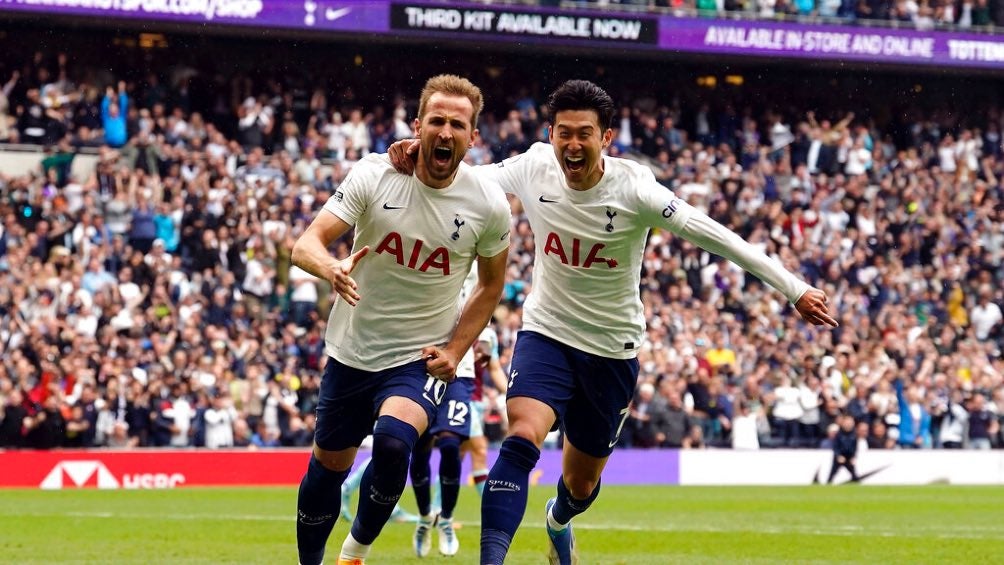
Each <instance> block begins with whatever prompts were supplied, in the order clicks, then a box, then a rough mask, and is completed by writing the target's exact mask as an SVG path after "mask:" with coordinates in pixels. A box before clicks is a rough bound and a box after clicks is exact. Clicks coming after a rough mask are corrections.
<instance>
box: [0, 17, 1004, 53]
mask: <svg viewBox="0 0 1004 565" xmlns="http://www.w3.org/2000/svg"><path fill="white" fill-rule="evenodd" d="M0 11H18V12H31V13H36V14H38V15H66V16H91V17H100V18H124V19H132V20H140V21H150V22H175V23H191V24H199V25H203V24H220V25H235V26H253V27H267V28H279V29H289V30H307V31H309V30H317V31H329V32H341V33H350V34H373V33H378V34H387V35H399V36H402V37H426V38H430V39H432V38H445V39H455V40H463V41H502V42H518V43H524V44H526V43H533V44H539V45H542V46H546V45H553V46H561V45H580V46H590V47H595V48H597V49H611V48H613V49H619V50H625V49H627V50H638V51H651V50H662V51H667V52H685V53H708V54H728V55H735V56H762V57H786V58H792V57H793V58H807V59H814V60H828V61H835V62H836V61H849V62H873V63H893V64H907V65H928V66H941V67H980V68H993V69H1004V37H1002V36H999V35H983V34H976V33H962V32H948V31H917V30H912V29H884V28H870V27H851V26H840V25H823V24H818V25H813V24H796V23H779V22H757V21H733V20H726V19H714V18H677V17H672V16H659V17H655V16H649V15H645V14H637V15H636V14H632V13H624V12H613V11H610V12H597V11H582V10H561V9H542V8H525V7H509V6H496V5H482V4H464V3H459V2H458V3H450V4H443V3H441V2H428V1H423V0H415V1H412V2H401V1H390V0H357V1H354V2H353V1H348V0H331V1H328V0H302V1H301V0H0Z"/></svg>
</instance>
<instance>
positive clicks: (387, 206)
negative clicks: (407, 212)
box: [383, 202, 404, 210]
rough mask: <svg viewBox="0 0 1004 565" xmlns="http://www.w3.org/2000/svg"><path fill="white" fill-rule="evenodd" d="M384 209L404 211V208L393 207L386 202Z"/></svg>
mask: <svg viewBox="0 0 1004 565" xmlns="http://www.w3.org/2000/svg"><path fill="white" fill-rule="evenodd" d="M383 209H384V210H402V209H404V206H391V205H389V204H387V203H386V202H384V203H383Z"/></svg>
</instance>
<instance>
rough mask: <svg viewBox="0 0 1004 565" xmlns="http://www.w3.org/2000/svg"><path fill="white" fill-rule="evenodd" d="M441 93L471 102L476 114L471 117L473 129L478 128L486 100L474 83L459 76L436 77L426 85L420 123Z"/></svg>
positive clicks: (421, 101)
mask: <svg viewBox="0 0 1004 565" xmlns="http://www.w3.org/2000/svg"><path fill="white" fill-rule="evenodd" d="M437 92H440V93H443V94H449V95H451V96H464V97H466V98H467V99H468V100H470V101H471V106H473V107H474V113H473V114H472V115H471V128H472V129H473V128H476V127H478V116H479V115H480V114H481V110H482V109H484V107H485V102H484V98H483V97H482V96H481V89H480V88H478V87H477V86H475V85H474V83H473V82H471V81H469V80H467V79H465V78H463V77H460V76H457V75H436V76H434V77H432V78H430V79H429V80H428V81H426V83H425V88H423V89H422V98H421V100H420V101H419V103H418V119H419V121H421V120H422V118H424V117H425V106H426V104H428V102H429V99H430V98H432V95H433V94H435V93H437Z"/></svg>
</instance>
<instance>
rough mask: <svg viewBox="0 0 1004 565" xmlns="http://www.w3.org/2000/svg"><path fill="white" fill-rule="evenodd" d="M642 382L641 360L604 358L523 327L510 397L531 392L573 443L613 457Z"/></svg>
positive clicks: (531, 395) (588, 450)
mask: <svg viewBox="0 0 1004 565" xmlns="http://www.w3.org/2000/svg"><path fill="white" fill-rule="evenodd" d="M637 380H638V360H637V359H611V358H609V357H600V356H599V355H593V354H592V353H586V352H584V351H581V350H579V349H576V348H574V347H571V346H569V345H565V344H563V343H561V342H559V341H556V340H553V339H551V338H549V337H547V336H544V335H541V334H539V333H536V332H532V331H521V332H519V335H518V336H517V339H516V347H515V348H514V350H513V358H512V368H511V371H510V373H509V392H508V394H507V395H506V398H516V397H519V396H526V397H529V398H533V399H536V400H539V401H541V402H543V403H544V404H547V405H548V406H550V407H551V408H552V409H553V410H554V413H555V415H556V416H557V418H558V422H559V424H560V426H561V428H562V430H563V431H564V433H565V438H566V439H567V440H568V441H569V442H570V443H571V444H572V445H573V446H575V447H576V448H577V449H579V450H580V451H582V452H584V453H586V454H588V455H592V456H593V457H607V456H608V455H610V453H611V452H613V450H614V445H616V444H617V440H618V439H619V438H620V434H621V428H623V427H624V421H625V420H626V419H627V416H628V409H629V408H628V405H629V404H630V403H631V398H632V397H633V396H634V389H635V384H636V382H637Z"/></svg>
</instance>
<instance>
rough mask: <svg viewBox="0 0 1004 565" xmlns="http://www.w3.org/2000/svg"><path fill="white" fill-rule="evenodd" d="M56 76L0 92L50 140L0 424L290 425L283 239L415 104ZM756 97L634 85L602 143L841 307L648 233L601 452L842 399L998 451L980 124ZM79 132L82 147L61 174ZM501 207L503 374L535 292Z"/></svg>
mask: <svg viewBox="0 0 1004 565" xmlns="http://www.w3.org/2000/svg"><path fill="white" fill-rule="evenodd" d="M82 75H83V73H82ZM73 76H74V75H73V73H72V72H70V69H69V68H67V63H66V59H65V57H58V58H57V59H56V60H55V62H54V64H53V65H52V68H50V67H49V66H48V62H47V61H46V60H45V58H44V57H38V58H36V59H35V60H33V61H31V62H30V63H28V64H26V65H24V68H22V69H21V70H20V72H19V73H18V74H12V75H11V76H10V77H9V81H8V82H7V83H6V86H4V95H5V96H4V98H5V99H6V101H7V108H8V111H9V112H10V114H11V116H12V117H13V118H14V120H12V123H11V122H7V121H6V120H2V119H0V124H2V123H10V127H9V128H8V129H7V130H6V136H7V137H6V141H10V140H14V139H18V140H21V141H27V140H36V141H38V142H39V143H42V144H46V146H47V147H48V148H49V149H48V152H49V153H48V154H47V156H46V158H45V160H44V161H43V170H42V171H39V173H38V174H36V175H26V176H19V177H10V176H5V175H0V185H2V196H3V199H2V218H3V225H2V230H3V233H2V237H0V315H2V319H0V348H2V349H0V354H2V359H3V361H2V363H0V405H2V407H3V413H2V416H0V419H2V424H0V444H2V445H3V446H12V447H34V448H50V447H58V446H62V447H90V446H108V447H115V448H132V447H137V446H144V447H145V446H173V447H186V446H207V447H230V446H236V447H242V446H247V447H251V448H267V447H273V446H307V445H309V444H310V442H311V438H312V432H313V427H314V416H313V414H312V412H313V408H314V407H315V406H316V403H317V395H318V385H319V376H320V374H321V371H322V366H323V362H324V358H325V355H324V350H323V347H324V339H323V338H324V328H325V322H326V316H327V312H328V308H329V304H330V300H331V295H330V291H329V287H328V285H327V284H326V283H324V282H323V281H319V280H317V279H315V278H314V277H312V276H310V275H309V274H307V273H305V272H303V271H302V270H300V269H298V268H295V267H292V266H291V264H290V250H291V248H292V244H293V242H294V241H295V239H296V237H297V236H298V234H299V233H301V232H302V231H303V229H304V228H305V227H306V225H307V224H308V223H309V221H310V219H311V218H312V217H313V215H314V214H316V213H317V211H318V210H319V209H320V207H321V206H322V205H323V203H324V202H325V201H326V200H327V198H328V197H329V196H330V195H332V194H333V192H334V190H335V189H336V188H337V186H338V184H339V183H340V182H341V181H342V180H343V179H344V178H345V175H346V174H347V173H348V171H349V170H350V169H351V168H352V164H353V163H354V162H355V161H357V160H358V159H359V158H360V157H361V156H363V155H365V154H367V153H369V152H382V151H384V150H386V148H387V147H388V145H389V144H390V143H392V142H393V141H394V140H396V139H400V138H405V137H410V136H411V128H410V126H409V122H408V120H409V118H410V116H413V114H414V110H415V108H414V101H413V100H405V99H397V100H394V101H392V102H390V103H389V104H388V105H386V106H383V105H372V106H370V105H367V104H365V103H363V102H360V101H361V100H365V99H364V98H354V97H349V96H347V95H346V93H344V92H342V93H332V92H327V91H325V90H324V89H315V90H306V91H304V90H303V89H292V88H290V89H287V88H284V87H283V85H282V84H281V83H280V82H279V81H269V82H268V83H267V84H265V85H258V84H255V82H254V81H252V80H250V79H248V78H246V77H233V78H232V79H231V80H230V81H229V82H228V86H229V88H228V89H226V90H225V91H224V92H223V93H221V94H220V99H219V100H217V101H216V102H218V104H215V105H214V110H213V112H212V115H211V116H210V117H207V116H206V115H204V114H202V113H200V112H199V111H196V110H192V109H191V108H192V107H193V105H192V104H191V100H190V98H189V94H188V91H187V89H186V85H187V82H186V81H185V80H184V78H182V79H181V80H178V79H177V77H175V80H172V81H161V79H160V77H159V76H157V75H156V74H150V75H149V76H148V77H146V78H145V79H144V80H139V81H134V82H131V83H130V82H124V81H119V80H117V79H116V77H110V78H108V79H106V80H104V81H103V82H101V83H96V82H88V81H84V80H80V81H79V82H76V83H75V82H74V79H73V78H71V77H73ZM98 84H100V85H101V88H100V89H99V88H98V86H97V85H98ZM534 90H535V89H525V88H524V89H518V90H516V91H515V92H512V93H511V95H510V96H509V97H508V98H507V99H505V100H493V99H491V98H489V104H488V111H486V112H485V113H484V114H482V121H481V123H480V131H481V137H480V139H479V140H478V141H477V143H476V144H475V146H474V147H473V148H472V149H471V150H470V152H469V153H468V157H467V158H468V161H469V162H471V163H477V164H483V163H490V162H493V161H498V160H500V159H503V158H505V157H507V156H509V155H512V154H515V153H518V152H520V151H523V150H525V149H526V148H527V147H528V146H529V145H530V144H531V143H533V142H534V141H537V140H541V139H544V138H545V137H546V115H545V111H544V110H543V109H542V102H543V100H542V98H541V97H540V96H536V95H534V94H532V92H533V91H534ZM625 100H626V99H625ZM0 107H2V105H0ZM502 108H508V110H505V111H501V112H500V111H499V109H502ZM755 108H756V107H755V106H754V105H753V104H752V103H751V104H749V105H748V106H745V107H744V106H743V105H738V106H737V105H734V104H730V103H725V102H722V103H720V104H719V103H718V102H717V101H716V102H715V103H714V104H712V103H703V104H702V103H696V104H691V103H687V102H681V101H680V99H679V98H674V99H673V100H672V101H670V102H668V103H663V102H659V101H656V100H654V99H649V98H639V99H636V100H633V101H631V103H629V104H627V105H625V106H624V107H623V109H622V111H621V113H620V115H619V116H618V118H616V120H615V124H614V128H615V131H614V144H613V146H612V147H611V148H610V153H611V154H613V155H625V156H629V157H631V158H633V159H636V160H639V161H641V162H644V163H647V164H648V165H649V166H650V167H651V168H652V170H653V172H654V174H655V175H656V177H657V178H658V179H659V180H660V181H661V182H662V183H664V184H665V185H666V186H667V188H670V189H672V190H674V191H675V192H676V193H677V194H678V195H680V196H681V197H683V198H686V199H687V200H688V201H690V202H691V203H692V204H694V205H695V206H698V207H700V208H702V209H704V210H706V211H708V213H709V214H710V215H711V216H712V217H714V218H715V219H717V220H719V221H721V222H723V223H725V224H726V225H728V226H729V227H731V228H732V229H734V230H736V231H737V232H739V233H740V234H741V235H743V236H744V237H746V238H747V239H749V240H750V241H752V242H754V243H755V244H757V245H760V246H762V247H763V248H764V249H765V250H766V251H767V252H768V253H769V254H771V255H773V256H775V257H777V258H778V259H779V260H781V261H782V262H783V263H784V264H785V265H786V266H787V267H788V268H789V269H791V270H793V271H797V272H799V273H800V275H801V276H802V277H804V278H805V279H806V280H807V281H808V282H810V283H811V284H814V285H815V286H818V287H820V288H824V289H825V290H826V292H827V293H828V295H829V296H830V297H831V298H832V300H833V302H832V308H833V311H834V312H835V313H836V317H837V318H838V319H839V320H840V322H841V327H840V328H838V329H836V330H832V331H831V330H818V329H815V328H813V327H811V326H808V325H806V324H804V323H802V322H801V321H800V320H799V319H798V318H797V315H796V314H795V313H794V311H793V309H792V308H791V307H790V306H789V305H787V304H786V303H785V301H784V300H783V297H781V296H780V295H779V294H777V293H776V292H774V291H772V290H770V289H766V288H764V287H763V285H761V284H760V283H758V282H757V281H755V280H752V279H751V278H749V277H746V276H744V274H743V273H742V272H741V271H739V270H738V269H737V268H735V267H734V266H732V265H730V264H728V263H727V262H725V261H723V260H721V259H719V258H717V257H713V256H710V255H708V254H707V253H704V252H701V251H700V250H698V249H696V248H694V247H692V246H691V245H689V244H687V243H684V242H682V241H681V240H679V239H677V238H674V237H673V236H672V235H670V234H667V233H660V232H654V233H653V234H652V235H651V238H650V242H649V245H648V246H647V249H646V252H645V260H644V268H643V273H642V275H643V276H642V285H643V293H642V297H643V301H644V303H645V308H646V312H647V315H648V320H649V329H648V340H647V342H646V344H645V345H644V347H643V349H642V352H641V354H640V361H641V367H642V372H641V377H640V382H639V387H638V393H637V397H636V399H635V402H634V404H633V406H632V410H631V413H630V417H629V420H628V422H627V424H626V425H625V428H624V429H625V433H624V436H623V437H622V442H621V445H623V446H634V447H657V446H658V447H680V448H701V447H706V446H716V447H728V446H734V447H736V448H747V449H750V448H759V447H818V446H821V445H830V444H831V443H832V442H833V439H834V437H835V435H836V429H837V426H836V424H835V421H836V419H837V418H838V416H839V415H840V414H849V415H851V416H852V417H853V418H854V421H855V423H856V425H857V429H858V434H859V441H860V443H861V444H862V445H863V446H867V447H868V448H875V449H884V448H892V447H897V446H898V447H903V448H914V447H925V448H926V447H936V448H943V447H944V448H947V447H975V448H984V447H991V446H997V447H999V446H1001V444H1002V442H1001V433H1000V429H1001V426H1000V422H1001V420H1002V418H1004V383H1002V374H1004V363H1002V361H1001V349H1002V347H1004V331H1002V321H1001V319H1002V316H1001V311H1000V304H1001V303H1002V289H1001V285H1000V283H999V281H1001V280H1004V267H1002V261H1001V259H1002V255H1004V229H1002V228H1004V226H1002V223H1001V222H1002V206H1001V185H1000V182H999V179H1001V178H1004V177H1002V175H1004V161H1002V159H1001V157H1002V140H1001V134H1000V131H1001V130H1000V126H1001V125H1002V124H1001V121H1002V119H1001V115H1000V114H999V113H997V112H995V111H993V110H987V111H983V109H979V112H977V111H976V110H977V109H974V111H973V113H970V115H969V116H968V119H969V120H971V121H968V122H960V121H958V118H957V117H955V118H954V120H955V121H953V119H952V117H951V116H950V115H945V116H942V117H935V118H932V117H930V116H927V115H926V114H923V113H917V115H915V116H911V117H910V120H909V121H908V123H905V124H899V125H898V126H895V127H894V126H893V125H887V126H885V129H883V127H879V126H877V125H876V124H875V123H874V122H873V121H871V120H865V119H861V118H856V117H855V116H854V115H850V114H848V115H840V116H822V115H820V116H816V115H814V114H813V113H811V112H805V111H791V112H785V113H777V112H773V111H771V112H765V113H764V112H756V111H755V110H754V109H755ZM493 109H494V111H492V110H493ZM3 131H4V130H2V129H0V132H3ZM81 147H94V148H97V151H98V160H97V164H96V166H95V168H94V170H93V171H91V172H90V174H89V175H88V176H87V177H86V178H74V177H73V176H72V175H71V174H70V173H69V171H70V169H71V165H72V162H73V160H74V158H75V156H76V152H77V151H78V150H79V149H78V148H81ZM513 212H514V218H513V222H514V224H513V230H512V241H513V246H512V251H511V253H510V265H509V270H508V279H507V283H506V287H505V291H504V295H503V299H502V303H501V304H500V306H499V308H498V310H497V312H496V316H495V327H496V329H497V331H498V333H499V337H500V347H501V352H500V358H501V362H502V364H503V367H505V366H506V365H507V363H508V360H509V358H510V357H511V353H512V346H513V344H514V341H515V336H516V332H517V330H518V329H519V327H520V326H521V306H522V304H523V301H524V299H525V297H526V295H527V293H528V292H529V291H530V289H531V285H532V280H531V266H532V263H533V236H532V234H531V233H530V231H529V224H528V222H527V220H526V217H525V216H524V215H523V214H522V211H521V207H520V204H519V202H515V201H514V202H513ZM349 244H350V242H349V241H342V242H340V243H339V244H338V246H337V248H336V249H334V250H333V251H334V253H336V254H337V255H338V256H345V255H347V251H348V249H349ZM491 394H492V397H493V398H497V394H498V393H497V392H492V393H491ZM496 410H498V407H496ZM493 418H494V419H493V422H496V423H497V422H499V421H500V418H498V414H497V413H496V414H495V415H494V416H493Z"/></svg>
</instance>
